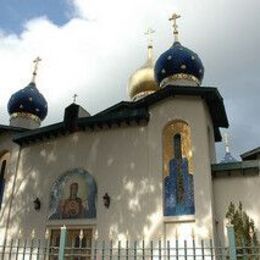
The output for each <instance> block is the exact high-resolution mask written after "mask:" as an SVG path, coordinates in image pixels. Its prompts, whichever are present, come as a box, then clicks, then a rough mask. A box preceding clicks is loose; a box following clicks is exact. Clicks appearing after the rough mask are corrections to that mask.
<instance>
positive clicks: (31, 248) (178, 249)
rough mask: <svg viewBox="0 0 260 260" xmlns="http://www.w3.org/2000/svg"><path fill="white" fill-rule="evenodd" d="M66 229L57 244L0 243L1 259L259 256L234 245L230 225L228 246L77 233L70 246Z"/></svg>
mask: <svg viewBox="0 0 260 260" xmlns="http://www.w3.org/2000/svg"><path fill="white" fill-rule="evenodd" d="M66 236H67V234H66V228H62V229H61V233H60V238H59V241H58V245H56V246H54V245H51V241H50V240H49V239H47V240H40V239H32V240H20V239H16V240H14V239H12V240H10V241H9V242H8V243H7V242H6V243H5V245H2V246H0V259H2V260H7V259H8V260H9V259H15V260H20V259H21V260H27V259H28V260H34V259H37V260H38V259H39V260H41V259H42V260H43V259H46V260H47V259H50V260H63V259H68V260H70V259H71V260H92V259H93V260H101V259H102V260H114V259H117V260H120V259H122V260H123V259H129V260H130V259H133V260H139V259H147V260H148V259H149V260H150V259H151V260H155V259H167V260H186V259H193V260H199V259H203V260H204V259H205V260H211V259H212V260H213V259H221V260H222V259H230V260H237V259H241V260H246V259H248V260H249V259H250V260H251V259H252V260H258V259H260V254H259V248H258V246H257V245H250V246H248V245H246V244H244V245H242V246H240V247H236V241H235V234H234V229H233V227H229V228H228V242H229V245H228V247H217V246H214V244H213V241H212V240H201V241H199V242H198V241H195V240H184V241H179V240H174V241H150V242H146V241H124V242H122V241H118V242H113V241H109V242H106V241H96V240H93V241H84V240H83V237H81V236H80V235H79V239H78V241H76V243H74V244H73V245H68V243H66Z"/></svg>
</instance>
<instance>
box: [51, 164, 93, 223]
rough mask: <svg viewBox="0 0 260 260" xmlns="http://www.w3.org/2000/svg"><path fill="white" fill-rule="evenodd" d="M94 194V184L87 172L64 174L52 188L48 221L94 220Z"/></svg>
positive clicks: (78, 170) (79, 170) (72, 171)
mask: <svg viewBox="0 0 260 260" xmlns="http://www.w3.org/2000/svg"><path fill="white" fill-rule="evenodd" d="M96 194H97V187H96V182H95V180H94V178H93V177H92V175H90V174H89V173H88V172H87V171H85V170H83V169H74V170H71V171H68V172H66V173H65V174H63V175H62V176H60V177H59V178H58V179H57V180H56V181H55V182H54V184H53V186H52V189H51V196H50V204H49V219H82V218H95V217H96V205H95V203H96Z"/></svg>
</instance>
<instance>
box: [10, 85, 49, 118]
mask: <svg viewBox="0 0 260 260" xmlns="http://www.w3.org/2000/svg"><path fill="white" fill-rule="evenodd" d="M8 112H9V114H10V115H11V117H12V116H15V115H17V114H29V115H32V116H34V118H35V119H39V120H40V121H43V120H44V119H45V117H46V116H47V113H48V104H47V101H46V100H45V98H44V96H43V95H42V94H41V93H40V92H39V90H38V89H37V88H36V84H35V83H34V82H31V83H30V84H29V85H28V86H26V87H25V88H23V89H21V90H19V91H17V92H16V93H14V94H13V95H12V96H11V98H10V100H9V102H8Z"/></svg>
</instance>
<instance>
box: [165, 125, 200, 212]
mask: <svg viewBox="0 0 260 260" xmlns="http://www.w3.org/2000/svg"><path fill="white" fill-rule="evenodd" d="M163 178H164V216H182V215H193V214H194V213H195V206H194V188H193V162H192V143H191V129H190V126H189V125H188V124H187V123H186V122H185V121H182V120H175V121H172V122H170V123H168V124H167V125H166V127H165V128H164V130H163Z"/></svg>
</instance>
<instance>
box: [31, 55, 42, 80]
mask: <svg viewBox="0 0 260 260" xmlns="http://www.w3.org/2000/svg"><path fill="white" fill-rule="evenodd" d="M40 61H42V59H41V58H40V57H37V58H36V59H35V60H34V61H33V63H34V70H33V77H32V82H35V78H36V76H37V71H38V66H39V63H40Z"/></svg>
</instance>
